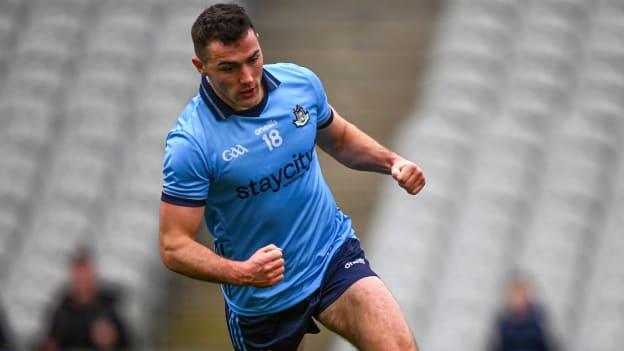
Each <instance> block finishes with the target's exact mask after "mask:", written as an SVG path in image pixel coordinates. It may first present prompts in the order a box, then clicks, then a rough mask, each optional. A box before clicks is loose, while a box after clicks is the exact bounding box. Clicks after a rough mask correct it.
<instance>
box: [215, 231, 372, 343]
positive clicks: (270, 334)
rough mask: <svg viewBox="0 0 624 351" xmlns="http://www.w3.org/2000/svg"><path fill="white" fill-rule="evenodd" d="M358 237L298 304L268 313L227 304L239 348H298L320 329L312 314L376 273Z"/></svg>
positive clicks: (314, 314)
mask: <svg viewBox="0 0 624 351" xmlns="http://www.w3.org/2000/svg"><path fill="white" fill-rule="evenodd" d="M376 275H377V274H376V273H375V272H373V270H372V269H371V268H370V265H369V263H368V260H367V259H366V257H365V255H364V250H362V248H361V247H360V241H359V240H357V239H348V240H347V241H346V242H345V243H344V244H342V246H341V247H340V248H339V249H338V251H337V252H336V254H335V255H334V257H333V258H332V259H331V261H330V262H329V266H328V267H327V271H326V272H325V276H324V277H323V281H322V282H321V286H320V287H319V288H318V289H317V290H316V291H315V292H314V293H312V295H310V296H308V297H307V298H306V299H304V300H303V301H301V302H300V303H298V304H297V305H295V306H293V307H291V308H289V309H287V310H284V311H281V312H277V313H274V314H269V315H265V316H255V317H248V316H241V315H238V314H236V313H234V312H233V311H231V310H230V309H229V308H228V307H227V304H226V305H225V316H226V319H227V322H228V330H229V332H230V337H231V339H232V344H233V345H234V349H235V350H237V351H260V350H271V351H294V350H296V349H297V346H298V345H299V343H301V340H302V339H303V336H304V334H306V333H310V334H317V333H319V332H320V330H319V328H318V327H317V325H316V323H314V320H313V318H312V317H318V315H319V314H320V313H321V312H323V310H325V308H327V307H328V306H329V305H331V304H332V303H333V302H334V301H336V299H338V298H339V297H340V295H342V294H343V293H344V292H345V290H347V288H349V287H350V286H351V285H352V284H353V283H355V282H356V281H358V280H360V279H362V278H364V277H369V276H376Z"/></svg>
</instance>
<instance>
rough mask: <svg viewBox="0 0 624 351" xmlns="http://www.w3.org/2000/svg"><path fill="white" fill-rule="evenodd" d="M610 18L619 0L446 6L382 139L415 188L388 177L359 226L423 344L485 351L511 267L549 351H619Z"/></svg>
mask: <svg viewBox="0 0 624 351" xmlns="http://www.w3.org/2000/svg"><path fill="white" fill-rule="evenodd" d="M623 18H624V6H622V3H621V2H618V1H582V0H549V1H537V0H535V1H525V2H514V1H496V0H480V1H468V0H465V1H464V0H456V1H450V2H449V5H448V10H447V12H446V15H445V18H444V19H443V20H442V21H441V25H440V28H439V30H438V31H439V33H440V35H439V40H438V42H437V43H436V44H435V47H434V49H433V53H432V59H431V62H432V64H431V67H430V69H429V75H428V83H427V86H428V87H429V89H428V90H427V91H425V96H424V101H423V102H422V106H421V107H420V108H419V109H418V110H416V111H414V119H413V120H412V121H410V122H408V123H407V125H403V126H401V127H400V128H399V129H398V137H397V138H395V140H396V144H395V147H396V148H397V149H398V150H399V152H401V153H402V154H404V155H405V156H407V157H411V158H412V159H414V160H416V161H418V162H419V163H420V164H421V166H422V167H423V169H424V170H425V173H426V174H427V179H428V185H427V187H426V188H425V190H424V193H422V194H420V195H418V197H417V198H416V199H413V200H412V199H409V198H407V196H403V197H402V196H400V195H397V194H395V193H393V192H394V190H393V185H392V184H391V182H390V181H388V183H387V184H385V185H384V186H385V188H384V191H382V192H381V194H383V196H382V197H383V200H382V201H380V202H379V206H378V210H377V214H376V215H375V216H374V217H373V219H372V223H371V226H372V229H371V230H372V233H373V235H375V233H380V235H379V236H378V237H375V238H373V239H372V243H371V245H370V247H371V248H372V249H373V250H372V251H371V250H369V256H370V258H371V261H372V262H373V263H375V265H376V266H375V267H374V268H376V269H377V271H378V272H379V273H380V274H381V276H382V277H384V280H385V281H386V283H387V284H388V285H389V286H390V288H391V290H392V291H393V293H394V294H395V296H396V297H397V299H398V300H399V302H400V303H401V304H402V306H403V307H404V310H405V311H406V313H407V318H408V321H409V322H410V324H411V326H412V328H413V330H414V332H415V334H416V336H417V339H418V340H419V342H420V343H421V345H422V348H423V349H425V350H432V351H447V350H448V351H451V350H460V349H461V350H475V351H476V350H486V349H487V347H488V343H489V340H490V337H491V333H492V331H493V329H492V328H493V323H494V317H495V315H496V313H497V311H498V309H499V308H500V307H501V306H502V303H503V301H502V298H503V289H502V288H503V283H504V282H505V279H506V278H507V277H508V275H509V274H510V272H512V271H516V270H520V271H522V272H524V273H526V274H528V275H529V276H530V277H532V278H533V280H534V283H535V284H536V292H537V295H538V297H539V298H540V299H541V301H542V302H543V303H544V305H545V307H546V309H547V313H548V317H549V322H550V325H551V327H552V334H553V335H554V336H555V338H556V340H557V341H558V342H559V343H560V345H561V346H562V348H563V349H566V350H579V351H580V350H605V351H606V350H613V351H615V350H618V349H619V345H621V343H622V341H623V339H622V338H623V335H624V334H623V333H622V330H624V314H623V313H622V312H621V311H622V306H624V300H623V299H622V296H623V295H622V294H621V291H622V288H623V286H622V284H623V282H624V280H623V279H622V277H623V274H624V269H623V268H622V267H624V265H623V264H624V261H622V258H621V257H619V258H618V257H617V255H618V254H617V253H618V252H619V253H621V252H622V242H623V240H622V235H621V233H620V230H619V229H620V228H621V225H622V219H621V218H622V216H621V214H622V213H623V210H624V208H623V207H622V205H621V202H622V190H621V189H622V188H623V187H622V185H621V182H620V181H619V179H621V177H622V169H623V167H624V165H623V164H622V160H623V159H624V158H623V157H624V156H623V154H624V152H622V146H623V144H622V140H623V137H624V117H623V116H624V104H622V101H624V100H623V98H624V85H623V83H624V66H623V65H622V62H623V61H622V58H623V57H624V53H623V52H622V51H623V50H622V48H624V45H622V38H624V26H622V19H623ZM442 228H444V229H442ZM389 255H391V257H392V259H388V257H389ZM402 256H406V257H408V259H401V260H399V258H401V257H402ZM620 256H621V255H620ZM424 277H427V278H424ZM350 349H353V348H352V347H351V346H348V345H347V344H346V343H345V342H338V343H337V344H336V345H335V347H334V350H350Z"/></svg>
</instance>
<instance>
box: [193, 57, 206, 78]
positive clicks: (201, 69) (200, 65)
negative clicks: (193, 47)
mask: <svg viewBox="0 0 624 351" xmlns="http://www.w3.org/2000/svg"><path fill="white" fill-rule="evenodd" d="M191 62H193V66H195V69H196V70H197V72H199V74H201V75H204V74H205V73H204V71H205V66H204V63H203V62H202V61H201V60H200V59H199V57H197V55H194V56H193V58H191Z"/></svg>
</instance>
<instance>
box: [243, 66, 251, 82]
mask: <svg viewBox="0 0 624 351" xmlns="http://www.w3.org/2000/svg"><path fill="white" fill-rule="evenodd" d="M240 82H241V84H251V83H253V75H252V70H251V68H250V67H248V66H243V68H242V69H241V74H240Z"/></svg>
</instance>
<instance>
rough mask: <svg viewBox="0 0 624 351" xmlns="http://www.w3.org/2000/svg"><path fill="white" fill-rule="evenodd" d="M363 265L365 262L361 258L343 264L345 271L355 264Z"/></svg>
mask: <svg viewBox="0 0 624 351" xmlns="http://www.w3.org/2000/svg"><path fill="white" fill-rule="evenodd" d="M364 263H366V261H364V259H363V258H358V259H357V260H353V261H351V262H347V263H345V265H344V267H345V269H349V268H351V266H353V265H356V264H364Z"/></svg>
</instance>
